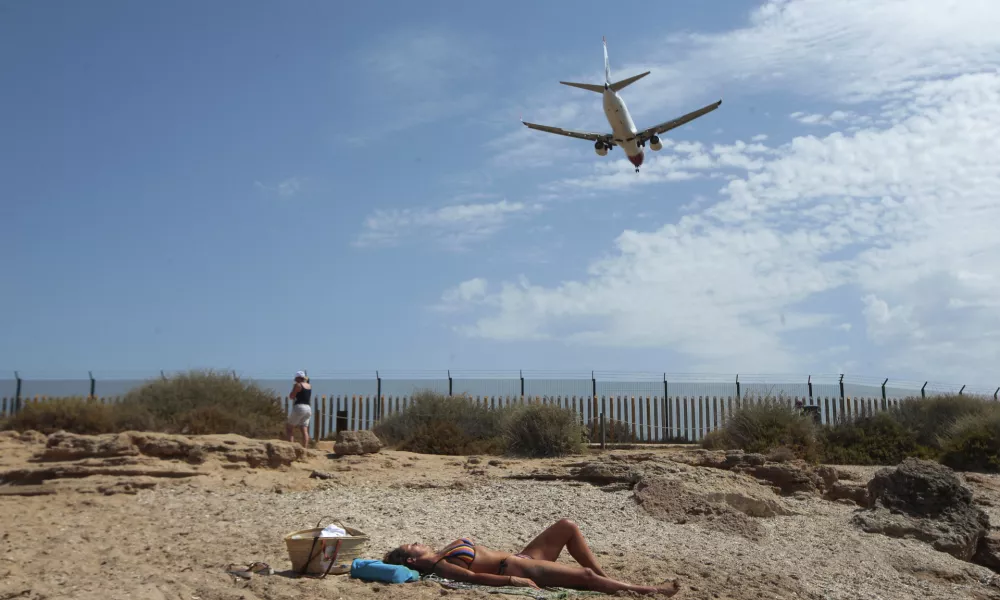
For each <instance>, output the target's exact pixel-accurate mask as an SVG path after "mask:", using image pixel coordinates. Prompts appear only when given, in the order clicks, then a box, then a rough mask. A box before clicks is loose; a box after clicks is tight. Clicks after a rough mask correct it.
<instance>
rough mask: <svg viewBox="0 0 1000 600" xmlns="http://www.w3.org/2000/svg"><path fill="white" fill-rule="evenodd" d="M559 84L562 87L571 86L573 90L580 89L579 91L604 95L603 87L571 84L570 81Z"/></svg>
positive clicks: (590, 84) (589, 84)
mask: <svg viewBox="0 0 1000 600" xmlns="http://www.w3.org/2000/svg"><path fill="white" fill-rule="evenodd" d="M559 83H561V84H563V85H568V86H572V87H575V88H580V89H581V90H590V91H592V92H597V93H598V94H603V93H604V86H603V85H594V84H592V83H573V82H572V81H560V82H559Z"/></svg>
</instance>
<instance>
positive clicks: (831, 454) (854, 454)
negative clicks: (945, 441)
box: [820, 412, 935, 465]
mask: <svg viewBox="0 0 1000 600" xmlns="http://www.w3.org/2000/svg"><path fill="white" fill-rule="evenodd" d="M917 439H918V436H917V434H916V432H914V431H913V430H911V429H908V428H907V427H906V426H905V425H904V424H903V423H902V422H901V421H900V420H899V419H898V418H897V417H896V415H895V414H893V413H892V412H878V413H875V414H874V415H872V416H870V417H862V418H859V419H855V420H853V421H842V422H840V423H837V424H836V425H833V426H829V427H825V428H822V429H821V430H820V440H821V445H822V457H823V458H822V460H823V462H825V463H830V464H840V465H895V464H898V463H899V462H901V461H902V460H903V459H904V458H906V457H909V456H915V457H919V458H933V457H934V454H935V453H934V450H933V449H932V448H928V447H926V446H921V445H920V444H919V443H918V441H917Z"/></svg>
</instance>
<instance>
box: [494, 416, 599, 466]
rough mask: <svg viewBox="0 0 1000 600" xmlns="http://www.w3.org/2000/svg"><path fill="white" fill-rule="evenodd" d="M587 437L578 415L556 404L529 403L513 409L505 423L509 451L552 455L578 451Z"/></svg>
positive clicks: (523, 454) (524, 454) (525, 454)
mask: <svg viewBox="0 0 1000 600" xmlns="http://www.w3.org/2000/svg"><path fill="white" fill-rule="evenodd" d="M585 439H586V436H585V433H584V427H583V425H581V424H580V419H579V417H578V416H577V415H576V414H575V413H574V412H573V411H571V410H569V409H567V408H563V407H561V406H556V405H554V404H529V405H527V406H519V407H516V408H515V409H513V411H512V412H511V414H510V415H508V417H507V419H506V420H505V424H504V441H505V442H506V450H507V453H508V454H512V455H515V456H527V457H539V458H540V457H551V456H565V455H568V454H579V453H580V452H582V451H583V448H584V441H585Z"/></svg>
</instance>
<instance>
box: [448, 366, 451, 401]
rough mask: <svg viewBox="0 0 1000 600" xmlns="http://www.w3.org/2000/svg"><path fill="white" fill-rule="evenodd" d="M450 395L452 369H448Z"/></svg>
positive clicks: (449, 391)
mask: <svg viewBox="0 0 1000 600" xmlns="http://www.w3.org/2000/svg"><path fill="white" fill-rule="evenodd" d="M448 396H451V369H448Z"/></svg>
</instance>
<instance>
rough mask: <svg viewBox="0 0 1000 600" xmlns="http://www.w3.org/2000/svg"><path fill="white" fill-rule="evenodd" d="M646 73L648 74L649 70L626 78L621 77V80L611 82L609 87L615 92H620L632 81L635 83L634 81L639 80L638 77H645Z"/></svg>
mask: <svg viewBox="0 0 1000 600" xmlns="http://www.w3.org/2000/svg"><path fill="white" fill-rule="evenodd" d="M646 75H649V71H646V72H645V73H640V74H638V75H635V76H633V77H629V78H628V79H622V80H621V81H619V82H616V83H612V84H611V89H613V90H614V91H616V92H620V91H622V90H623V89H625V88H627V87H628V86H630V85H632V84H633V83H635V82H636V81H639V80H640V79H642V78H643V77H645V76H646Z"/></svg>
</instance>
